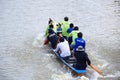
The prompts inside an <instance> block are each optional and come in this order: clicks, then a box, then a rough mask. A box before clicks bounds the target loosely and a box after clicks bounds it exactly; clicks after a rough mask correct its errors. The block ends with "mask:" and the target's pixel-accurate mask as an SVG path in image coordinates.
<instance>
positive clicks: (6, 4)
mask: <svg viewBox="0 0 120 80" xmlns="http://www.w3.org/2000/svg"><path fill="white" fill-rule="evenodd" d="M65 16H68V17H69V18H70V22H73V23H74V24H75V25H78V26H79V28H80V31H81V32H83V34H84V39H85V40H86V42H87V53H88V55H89V57H90V59H91V61H92V64H93V65H95V66H97V67H98V68H99V69H101V70H102V71H103V75H102V76H101V75H99V74H97V73H96V72H95V71H93V70H92V69H91V68H90V67H88V69H87V70H88V73H87V75H88V76H89V78H90V80H110V79H111V80H115V79H116V80H118V77H120V76H119V75H120V67H119V66H120V1H119V0H97V1H96V0H84V1H83V0H69V1H68V0H63V1H61V0H44V1H41V0H0V80H80V77H73V76H71V73H70V71H69V70H68V69H66V68H65V66H64V65H63V64H62V63H60V62H59V61H58V60H57V59H56V57H55V56H54V55H53V54H51V50H50V49H49V47H48V46H44V45H43V41H44V37H43V35H44V31H45V28H46V26H47V23H48V18H50V17H51V18H53V19H54V20H55V21H56V22H61V21H62V20H63V18H64V17H65Z"/></svg>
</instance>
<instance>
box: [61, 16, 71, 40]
mask: <svg viewBox="0 0 120 80" xmlns="http://www.w3.org/2000/svg"><path fill="white" fill-rule="evenodd" d="M68 20H69V19H68V17H65V18H64V21H63V22H62V23H61V26H62V35H63V36H64V37H65V38H66V37H68V36H69V34H68V33H67V29H68V28H69V25H70V23H69V21H68Z"/></svg>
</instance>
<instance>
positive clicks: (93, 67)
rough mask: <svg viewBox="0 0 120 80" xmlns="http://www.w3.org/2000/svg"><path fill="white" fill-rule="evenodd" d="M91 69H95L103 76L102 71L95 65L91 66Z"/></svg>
mask: <svg viewBox="0 0 120 80" xmlns="http://www.w3.org/2000/svg"><path fill="white" fill-rule="evenodd" d="M90 67H91V68H92V69H94V70H95V71H96V72H98V73H99V74H102V71H101V70H100V69H98V68H97V67H95V66H93V65H90Z"/></svg>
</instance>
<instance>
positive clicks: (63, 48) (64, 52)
mask: <svg viewBox="0 0 120 80" xmlns="http://www.w3.org/2000/svg"><path fill="white" fill-rule="evenodd" d="M59 50H60V52H61V53H60V56H61V57H63V58H64V57H68V56H70V55H71V53H70V48H69V44H68V42H67V41H66V40H65V39H64V38H63V37H61V38H60V43H58V44H57V48H56V49H55V51H56V52H57V51H59Z"/></svg>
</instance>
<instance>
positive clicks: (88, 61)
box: [85, 53, 91, 65]
mask: <svg viewBox="0 0 120 80" xmlns="http://www.w3.org/2000/svg"><path fill="white" fill-rule="evenodd" d="M85 54H86V61H87V63H88V65H91V61H90V59H89V57H88V55H87V53H85Z"/></svg>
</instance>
